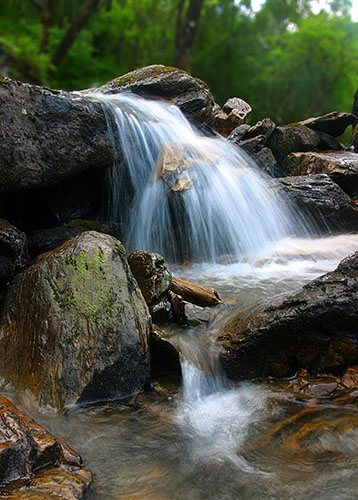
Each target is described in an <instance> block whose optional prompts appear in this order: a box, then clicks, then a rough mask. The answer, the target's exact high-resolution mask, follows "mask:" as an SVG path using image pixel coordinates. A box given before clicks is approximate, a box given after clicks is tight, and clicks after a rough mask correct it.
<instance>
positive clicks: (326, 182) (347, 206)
mask: <svg viewBox="0 0 358 500" xmlns="http://www.w3.org/2000/svg"><path fill="white" fill-rule="evenodd" d="M268 182H269V186H270V187H271V188H272V189H273V190H274V191H277V192H278V193H279V194H280V195H281V196H282V197H283V198H284V199H285V200H286V201H287V203H288V204H290V205H291V206H292V205H294V206H296V207H297V208H298V211H299V213H302V214H303V215H304V216H305V218H306V219H307V220H308V221H309V222H311V225H312V230H313V231H315V232H317V233H318V234H325V233H327V232H337V233H338V232H340V233H343V232H350V231H358V208H357V206H356V205H355V203H354V202H353V201H352V199H351V198H350V197H349V196H348V195H347V194H346V193H345V192H344V191H343V190H342V189H341V188H340V187H339V186H338V185H337V184H336V183H334V182H333V181H332V180H331V179H330V178H329V177H328V176H327V175H325V174H317V175H306V176H297V177H282V178H279V179H272V180H270V181H268Z"/></svg>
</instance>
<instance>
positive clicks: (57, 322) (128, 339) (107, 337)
mask: <svg viewBox="0 0 358 500" xmlns="http://www.w3.org/2000/svg"><path fill="white" fill-rule="evenodd" d="M150 326H151V318H150V315H149V312H148V308H147V306H146V304H145V301H144V299H143V296H142V294H141V292H140V290H139V288H138V285H137V282H136V281H135V279H134V278H133V275H132V273H131V271H130V268H129V266H128V263H127V259H126V254H125V250H124V248H123V246H122V245H121V243H120V242H119V241H118V240H116V239H115V238H113V237H112V236H109V235H105V234H102V233H97V232H94V231H87V232H84V233H82V234H80V235H79V236H76V238H74V239H73V240H70V241H68V242H66V243H64V244H63V245H62V246H61V247H59V248H57V249H56V250H53V251H51V252H48V253H46V254H43V255H41V256H40V257H38V258H37V259H36V260H35V261H34V262H33V263H32V264H31V265H30V266H29V267H27V268H26V269H25V270H24V271H22V272H21V273H20V274H18V275H17V276H16V279H15V280H14V281H13V282H12V283H11V284H10V286H9V289H8V292H7V295H6V298H5V305H4V314H3V317H2V319H1V320H0V375H1V377H2V380H3V381H5V382H7V383H8V384H10V385H11V386H12V387H13V388H15V389H16V390H29V391H30V392H32V393H33V394H34V395H35V397H36V398H37V400H38V402H39V405H40V406H42V407H44V406H51V407H54V408H57V409H58V410H64V409H65V408H67V407H68V406H71V405H74V404H75V403H76V402H87V401H98V400H109V399H119V398H122V397H126V396H128V395H131V394H133V393H135V392H138V391H141V390H143V388H144V386H145V384H146V383H147V380H148V377H149V349H148V335H149V329H150Z"/></svg>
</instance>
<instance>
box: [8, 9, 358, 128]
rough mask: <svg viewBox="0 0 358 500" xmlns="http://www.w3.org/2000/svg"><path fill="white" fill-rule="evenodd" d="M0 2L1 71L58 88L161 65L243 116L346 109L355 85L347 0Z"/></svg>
mask: <svg viewBox="0 0 358 500" xmlns="http://www.w3.org/2000/svg"><path fill="white" fill-rule="evenodd" d="M313 7H314V2H313V1H309V0H266V1H264V2H263V3H262V5H261V7H260V8H259V9H258V10H257V7H256V9H255V10H254V9H253V5H252V3H251V1H250V0H241V1H239V0H57V1H56V0H0V73H1V75H3V76H9V77H12V78H17V79H19V80H22V81H27V82H30V83H36V84H41V85H46V86H49V87H52V88H60V89H68V90H72V89H83V88H89V87H93V86H98V85H101V84H103V83H105V82H106V81H108V80H111V79H112V78H115V77H117V76H120V75H122V74H124V73H126V72H128V71H131V70H133V69H135V68H138V67H141V66H146V65H149V64H156V63H161V64H166V65H169V66H173V65H174V66H177V67H181V68H182V69H186V70H189V71H190V72H191V73H192V74H193V75H194V76H196V77H199V78H201V79H202V80H204V81H205V82H207V83H208V85H209V87H210V89H211V90H212V92H213V94H214V96H215V98H216V100H217V101H218V102H219V104H223V103H224V102H225V101H226V99H227V98H229V97H232V96H238V97H241V98H243V99H244V100H246V101H247V102H249V103H250V105H251V106H252V108H253V112H252V114H251V117H250V120H249V121H251V122H252V123H254V122H255V121H257V120H259V119H261V118H263V117H265V116H269V117H270V118H272V119H273V120H274V121H275V122H276V123H277V124H283V123H289V122H294V121H298V120H301V119H304V118H306V117H309V116H318V115H320V114H323V113H325V112H328V111H333V110H338V111H351V108H352V102H353V94H354V92H355V91H356V89H357V87H358V23H356V22H354V21H353V20H352V18H351V14H350V12H351V11H350V9H351V7H352V2H351V1H349V0H331V1H327V2H326V8H325V9H322V10H321V11H320V12H318V13H317V12H316V11H314V9H313Z"/></svg>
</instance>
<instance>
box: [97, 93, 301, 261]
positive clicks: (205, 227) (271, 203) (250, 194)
mask: <svg viewBox="0 0 358 500" xmlns="http://www.w3.org/2000/svg"><path fill="white" fill-rule="evenodd" d="M90 97H91V98H93V99H96V100H100V101H101V102H103V105H104V109H105V112H106V115H107V122H108V127H109V130H110V131H111V135H112V140H113V144H114V150H115V151H116V159H115V164H114V166H113V169H112V170H111V172H110V173H109V178H108V183H107V195H106V197H107V199H108V204H107V214H106V217H107V218H108V219H109V220H111V221H112V222H123V223H124V227H125V232H126V235H125V236H126V241H125V243H126V247H127V249H129V250H130V249H137V248H142V249H145V250H147V251H157V252H159V253H161V254H162V255H164V257H165V258H166V259H167V260H169V261H171V262H176V261H179V262H183V261H186V260H189V259H190V260H201V261H215V260H218V259H220V258H222V257H226V258H230V260H234V261H235V260H238V259H240V258H241V259H242V258H243V257H245V258H251V257H252V256H253V255H255V254H256V253H257V252H258V251H260V250H262V249H263V248H265V247H266V246H267V245H268V244H269V243H272V242H274V241H277V240H279V239H281V238H283V237H285V236H288V235H290V234H292V232H293V229H292V228H293V227H296V228H297V226H298V225H299V223H298V222H297V220H296V222H295V223H294V220H293V219H294V216H293V214H292V213H291V212H290V211H289V210H288V208H287V207H285V206H284V204H283V203H282V201H281V200H280V199H279V198H278V196H277V195H274V193H273V192H272V191H270V190H269V188H268V187H267V186H266V185H265V182H264V180H265V179H264V176H263V175H262V174H261V173H259V171H258V169H256V168H255V165H254V164H253V162H252V161H251V160H250V159H249V157H248V156H247V155H246V154H245V153H244V152H242V151H241V150H240V149H239V148H238V147H237V146H235V145H232V144H231V143H230V142H228V141H227V140H225V139H223V138H220V137H205V136H204V135H203V134H202V133H200V132H199V131H198V130H197V129H195V128H194V127H193V126H192V125H191V124H190V123H189V122H188V120H187V119H186V118H185V116H184V115H183V114H182V113H181V111H180V110H179V109H178V108H177V107H176V106H173V105H170V104H168V103H165V102H162V101H153V100H147V99H143V98H140V97H138V96H135V95H131V94H125V93H123V94H117V95H104V94H100V93H95V94H91V95H90ZM296 219H297V217H296ZM303 226H304V224H302V223H301V227H300V229H301V230H302V228H303Z"/></svg>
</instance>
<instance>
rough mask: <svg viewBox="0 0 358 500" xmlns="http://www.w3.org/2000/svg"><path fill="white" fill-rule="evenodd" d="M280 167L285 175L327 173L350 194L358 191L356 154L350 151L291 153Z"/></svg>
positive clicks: (357, 159)
mask: <svg viewBox="0 0 358 500" xmlns="http://www.w3.org/2000/svg"><path fill="white" fill-rule="evenodd" d="M282 168H283V170H284V171H285V172H286V175H311V174H327V175H328V176H329V177H330V178H331V179H332V180H333V181H334V182H336V183H337V184H338V185H339V186H341V188H342V189H343V191H345V192H346V193H347V194H349V195H350V196H352V195H353V194H354V193H356V192H358V156H357V155H356V154H355V153H352V152H350V151H338V152H334V153H330V152H327V153H293V154H290V155H289V156H288V157H287V158H286V159H285V161H284V162H283V165H282Z"/></svg>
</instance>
